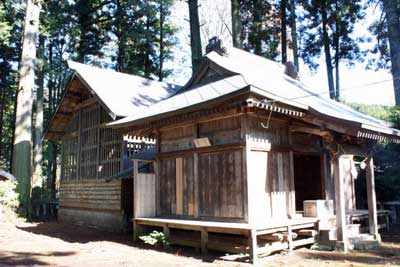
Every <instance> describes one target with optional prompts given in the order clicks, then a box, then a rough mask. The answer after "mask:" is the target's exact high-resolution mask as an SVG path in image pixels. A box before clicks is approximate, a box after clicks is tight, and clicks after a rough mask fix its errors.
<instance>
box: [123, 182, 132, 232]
mask: <svg viewBox="0 0 400 267" xmlns="http://www.w3.org/2000/svg"><path fill="white" fill-rule="evenodd" d="M121 186H122V197H121V204H122V210H123V212H124V221H125V227H126V228H127V230H131V229H132V218H133V179H132V178H130V179H122V184H121Z"/></svg>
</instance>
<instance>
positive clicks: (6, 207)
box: [0, 180, 19, 222]
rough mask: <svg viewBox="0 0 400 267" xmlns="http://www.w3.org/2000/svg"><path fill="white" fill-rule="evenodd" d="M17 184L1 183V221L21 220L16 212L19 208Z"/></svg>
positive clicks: (10, 182)
mask: <svg viewBox="0 0 400 267" xmlns="http://www.w3.org/2000/svg"><path fill="white" fill-rule="evenodd" d="M16 186H17V184H16V183H15V182H12V181H8V180H7V181H0V206H2V214H0V218H1V219H0V220H2V221H4V222H15V221H17V220H19V217H18V215H17V214H16V210H17V208H18V206H19V200H18V193H17V192H16V191H15V190H16Z"/></svg>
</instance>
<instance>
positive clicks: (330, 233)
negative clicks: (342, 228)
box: [319, 228, 337, 241]
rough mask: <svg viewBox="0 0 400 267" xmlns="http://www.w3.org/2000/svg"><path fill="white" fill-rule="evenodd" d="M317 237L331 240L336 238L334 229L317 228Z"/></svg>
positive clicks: (322, 239)
mask: <svg viewBox="0 0 400 267" xmlns="http://www.w3.org/2000/svg"><path fill="white" fill-rule="evenodd" d="M319 239H320V240H321V241H332V240H337V233H336V229H334V228H330V229H319Z"/></svg>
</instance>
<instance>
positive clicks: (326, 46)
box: [321, 0, 335, 99]
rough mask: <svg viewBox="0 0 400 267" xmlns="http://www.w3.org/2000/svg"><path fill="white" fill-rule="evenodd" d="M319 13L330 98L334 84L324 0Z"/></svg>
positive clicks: (333, 96) (332, 96)
mask: <svg viewBox="0 0 400 267" xmlns="http://www.w3.org/2000/svg"><path fill="white" fill-rule="evenodd" d="M321 15H322V42H323V45H324V52H325V63H326V72H327V75H328V87H329V97H330V98H331V99H335V86H334V82H333V67H332V56H331V50H330V41H329V36H328V29H327V24H328V17H327V13H326V3H325V0H322V1H321Z"/></svg>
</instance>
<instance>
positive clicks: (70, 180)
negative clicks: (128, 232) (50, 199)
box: [45, 62, 177, 231]
mask: <svg viewBox="0 0 400 267" xmlns="http://www.w3.org/2000/svg"><path fill="white" fill-rule="evenodd" d="M68 65H69V67H70V68H71V69H72V70H73V71H74V73H73V75H72V78H71V79H70V81H69V83H68V85H67V87H66V89H65V91H64V94H63V96H62V99H61V101H60V103H59V105H58V107H57V110H56V112H55V114H54V116H53V117H52V119H51V120H50V122H49V125H48V128H47V132H46V133H45V138H47V139H48V140H54V141H60V142H61V175H60V176H61V177H60V189H59V211H58V218H59V220H61V221H67V222H73V223H80V224H83V225H88V226H95V227H98V228H102V229H108V230H112V231H122V230H124V228H126V227H127V226H128V223H127V222H128V221H129V220H130V219H131V218H132V210H133V207H132V205H133V202H132V198H133V195H132V194H133V192H132V190H133V186H132V179H123V178H132V173H133V172H132V162H131V161H130V160H129V157H130V156H131V155H132V154H134V153H135V152H137V151H139V150H142V149H144V148H149V147H152V146H154V142H151V140H148V139H147V140H146V139H137V138H132V137H129V136H123V135H122V133H120V132H119V131H117V130H114V129H111V128H106V127H105V126H106V124H107V123H110V122H112V121H114V120H117V119H121V118H124V117H126V116H128V115H132V114H135V113H138V112H140V110H141V109H143V108H144V107H147V106H150V105H152V104H154V103H156V102H158V101H160V100H162V99H165V98H166V97H168V96H170V95H172V94H173V93H175V91H176V90H177V87H176V86H172V85H170V84H167V83H160V82H156V81H152V80H148V79H144V78H141V77H138V76H134V75H127V74H124V73H119V72H115V71H111V70H104V69H100V68H95V67H90V66H87V65H83V64H80V63H76V62H68ZM126 170H130V171H128V172H127V171H126Z"/></svg>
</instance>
